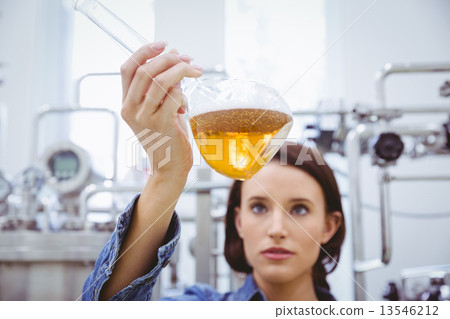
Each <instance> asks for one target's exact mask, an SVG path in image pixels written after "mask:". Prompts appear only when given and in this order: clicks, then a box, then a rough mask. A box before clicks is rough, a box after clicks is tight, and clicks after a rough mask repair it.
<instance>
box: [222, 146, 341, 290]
mask: <svg viewBox="0 0 450 319" xmlns="http://www.w3.org/2000/svg"><path fill="white" fill-rule="evenodd" d="M273 159H275V160H278V161H279V162H280V165H282V164H284V165H286V164H287V165H291V166H294V167H296V168H298V169H301V170H302V171H304V172H306V173H307V174H309V175H310V176H312V177H313V178H314V179H315V180H316V181H317V182H318V183H319V184H320V186H321V188H322V190H323V193H324V196H325V203H326V213H327V214H329V213H331V212H335V211H338V212H340V213H341V214H342V222H341V225H340V226H339V228H338V230H337V231H336V233H335V234H334V236H333V237H332V238H331V239H330V240H329V241H328V242H327V243H326V244H323V245H321V248H322V249H321V250H320V254H319V258H318V259H317V261H316V263H315V264H314V266H313V280H314V284H315V285H317V286H320V287H323V288H326V289H327V290H329V289H330V287H329V285H328V283H327V280H326V276H327V275H328V274H329V273H331V272H332V271H333V270H334V269H335V268H336V266H337V263H338V262H339V257H340V254H341V245H342V243H343V241H344V237H345V222H344V213H343V211H342V204H341V195H340V192H339V187H338V185H337V183H336V179H335V177H334V174H333V171H332V170H331V169H330V167H329V166H328V165H327V164H326V163H325V161H324V160H323V158H322V156H321V155H320V153H319V151H318V150H317V149H313V148H310V147H307V146H303V145H300V144H284V145H283V146H282V147H281V148H280V150H279V151H278V152H277V153H276V154H275V156H274V158H273ZM241 188H242V181H235V182H234V183H233V185H232V186H231V188H230V194H229V197H228V207H227V214H226V217H225V249H224V253H225V258H226V260H227V262H228V264H229V265H230V267H231V268H232V269H234V270H235V271H237V272H241V273H247V274H249V273H251V272H252V267H251V266H250V265H249V264H248V263H247V260H246V258H245V252H244V245H243V241H242V239H241V238H240V237H239V235H238V232H237V229H236V225H235V223H234V217H235V208H236V207H240V205H241Z"/></svg>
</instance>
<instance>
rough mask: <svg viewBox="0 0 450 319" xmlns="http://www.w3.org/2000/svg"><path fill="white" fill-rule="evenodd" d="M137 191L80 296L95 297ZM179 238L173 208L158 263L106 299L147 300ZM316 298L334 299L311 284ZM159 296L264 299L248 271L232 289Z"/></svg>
mask: <svg viewBox="0 0 450 319" xmlns="http://www.w3.org/2000/svg"><path fill="white" fill-rule="evenodd" d="M138 198H139V195H136V196H135V197H134V199H133V200H132V202H131V203H130V204H129V205H128V206H127V208H125V211H124V212H123V213H122V214H121V215H120V217H119V219H118V221H117V226H116V229H115V230H114V232H113V234H112V236H111V239H110V240H109V241H108V242H107V243H106V245H105V247H104V248H103V250H102V251H101V253H100V255H99V257H98V259H97V261H96V262H95V266H94V270H93V271H92V273H91V274H90V275H89V277H88V278H87V280H86V282H85V283H84V287H83V294H82V300H98V297H99V293H100V289H101V288H102V286H103V284H104V283H105V282H106V281H107V280H108V279H109V276H110V275H111V272H112V268H113V267H114V263H115V262H116V260H117V257H118V253H119V250H120V245H121V244H122V241H123V238H124V235H125V233H126V230H127V229H128V226H129V224H130V220H131V216H132V214H133V212H134V208H135V205H136V202H137V200H138ZM179 239H180V218H179V216H178V214H177V213H176V212H175V213H174V214H173V216H172V220H171V221H170V225H169V229H168V231H167V234H166V238H165V240H164V243H163V245H162V246H161V247H159V249H158V263H157V265H156V266H155V267H154V268H153V269H152V270H150V271H149V272H148V273H147V274H146V275H144V276H142V277H139V278H137V279H135V280H134V281H133V282H132V283H131V284H129V285H128V286H127V287H125V288H123V289H122V290H121V291H119V292H118V293H117V294H116V295H114V296H113V297H112V298H111V299H110V300H150V299H151V297H152V290H153V287H154V286H155V283H156V280H157V278H158V276H159V274H160V273H161V270H162V268H164V267H165V266H167V264H168V263H169V260H170V257H171V256H172V254H173V252H174V249H175V246H176V244H177V243H178V240H179ZM315 288H316V294H317V297H318V298H319V300H335V299H334V297H333V295H331V294H330V293H329V292H328V290H326V289H323V288H321V287H315ZM161 300H185V301H186V300H187V301H199V300H207V301H219V300H234V301H245V300H267V298H266V296H265V295H264V293H263V292H262V291H261V290H260V289H259V288H258V286H257V285H256V283H255V280H254V279H253V275H252V274H249V275H248V276H247V278H246V280H245V283H244V285H243V286H242V287H241V288H239V289H238V290H236V291H233V292H227V293H219V292H217V291H216V290H215V289H214V288H213V287H211V286H210V285H207V284H203V283H199V284H196V285H194V286H192V287H189V288H187V289H186V290H185V292H184V294H183V295H180V296H175V297H165V298H162V299H161Z"/></svg>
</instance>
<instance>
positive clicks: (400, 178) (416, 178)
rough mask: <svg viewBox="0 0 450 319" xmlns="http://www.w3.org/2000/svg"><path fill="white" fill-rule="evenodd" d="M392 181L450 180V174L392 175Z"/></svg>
mask: <svg viewBox="0 0 450 319" xmlns="http://www.w3.org/2000/svg"><path fill="white" fill-rule="evenodd" d="M389 178H390V180H391V181H392V182H413V181H435V182H443V181H445V182H447V181H450V176H390V177H389Z"/></svg>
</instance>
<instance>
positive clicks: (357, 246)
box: [346, 124, 373, 300]
mask: <svg viewBox="0 0 450 319" xmlns="http://www.w3.org/2000/svg"><path fill="white" fill-rule="evenodd" d="M372 135H373V127H372V126H369V125H368V124H359V125H358V126H357V127H356V128H354V129H352V130H351V131H350V132H349V133H348V135H347V138H346V146H347V157H348V168H349V169H348V172H349V199H350V209H351V214H352V242H353V260H354V263H355V264H356V263H358V262H359V261H361V260H363V259H364V251H363V233H362V216H361V207H362V204H361V187H360V174H359V172H360V163H359V158H360V155H361V140H362V139H363V138H367V137H369V136H372ZM353 275H354V280H355V284H354V294H355V300H364V297H365V295H364V291H363V290H362V289H361V288H360V286H361V287H364V286H365V283H364V281H365V280H364V275H363V273H362V272H361V271H358V270H357V269H356V267H354V271H353Z"/></svg>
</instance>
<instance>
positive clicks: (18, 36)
mask: <svg viewBox="0 0 450 319" xmlns="http://www.w3.org/2000/svg"><path fill="white" fill-rule="evenodd" d="M66 4H67V3H65V1H51V0H36V1H29V0H4V1H2V2H0V11H1V18H0V43H1V48H2V49H1V50H0V61H1V63H2V64H4V66H3V68H4V70H3V71H2V74H3V80H4V84H3V85H1V86H0V101H1V102H3V103H5V104H6V105H7V113H8V118H7V122H8V126H7V130H6V142H5V145H4V146H3V149H4V150H5V151H6V152H7V154H6V155H4V154H2V156H1V157H0V160H2V162H0V168H1V169H2V170H4V171H6V172H7V173H8V174H10V175H12V174H16V173H17V172H19V171H21V170H22V169H24V168H25V167H27V166H28V165H30V163H31V136H32V135H31V134H32V125H33V118H34V116H35V112H36V110H37V109H38V107H39V106H40V105H42V104H45V103H50V104H55V105H58V104H64V103H66V102H67V96H68V90H70V89H69V88H70V83H69V80H68V79H70V77H68V76H67V72H68V68H67V63H68V61H69V58H70V53H69V52H70V50H71V47H70V42H71V38H70V37H71V32H70V30H68V29H67V27H66V24H65V22H68V21H69V22H70V20H68V19H70V17H71V16H70V15H69V14H67V12H68V11H69V10H70V6H67V5H66ZM69 4H70V3H69ZM44 22H45V23H44ZM67 25H70V23H69V24H67Z"/></svg>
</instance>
